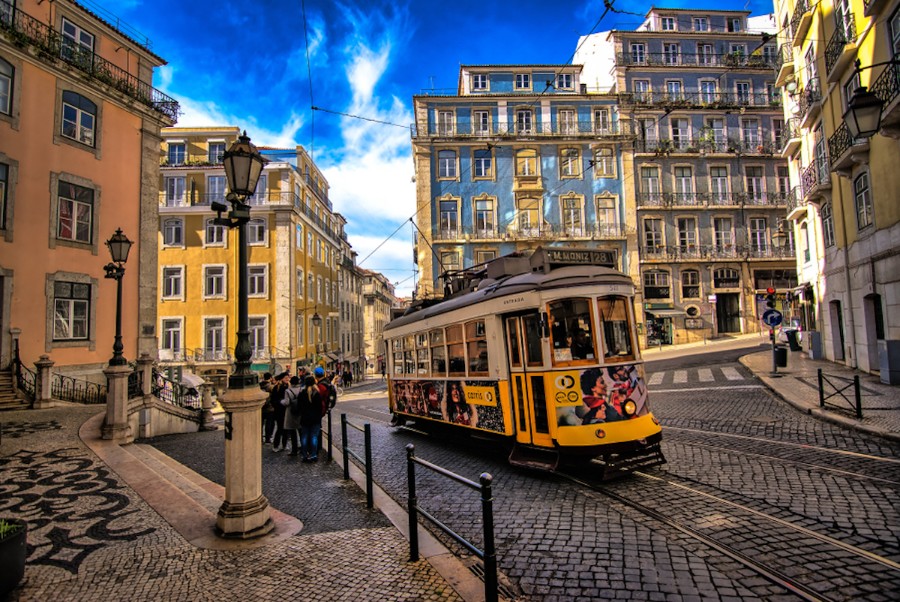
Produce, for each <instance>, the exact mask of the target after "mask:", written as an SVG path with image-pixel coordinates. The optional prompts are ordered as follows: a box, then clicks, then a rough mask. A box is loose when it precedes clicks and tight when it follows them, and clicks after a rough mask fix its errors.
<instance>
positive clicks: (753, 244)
mask: <svg viewBox="0 0 900 602" xmlns="http://www.w3.org/2000/svg"><path fill="white" fill-rule="evenodd" d="M766 232H767V226H766V218H764V217H751V218H750V219H749V220H748V224H747V234H748V236H749V237H750V251H751V252H753V253H755V254H757V255H760V254H763V255H764V254H765V253H766V252H767V251H768V243H767V236H766Z"/></svg>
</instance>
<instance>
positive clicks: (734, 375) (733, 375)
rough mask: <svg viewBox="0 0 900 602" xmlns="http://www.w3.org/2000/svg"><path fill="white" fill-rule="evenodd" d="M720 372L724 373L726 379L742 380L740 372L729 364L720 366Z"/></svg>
mask: <svg viewBox="0 0 900 602" xmlns="http://www.w3.org/2000/svg"><path fill="white" fill-rule="evenodd" d="M722 374H724V375H725V378H727V379H728V380H744V377H743V376H741V373H740V372H738V371H737V369H736V368H732V367H731V366H725V367H724V368H722Z"/></svg>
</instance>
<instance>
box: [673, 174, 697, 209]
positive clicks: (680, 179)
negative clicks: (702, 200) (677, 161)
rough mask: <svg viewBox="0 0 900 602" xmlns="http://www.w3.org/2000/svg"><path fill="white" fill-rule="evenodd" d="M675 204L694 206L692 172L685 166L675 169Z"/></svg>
mask: <svg viewBox="0 0 900 602" xmlns="http://www.w3.org/2000/svg"><path fill="white" fill-rule="evenodd" d="M673 172H674V174H675V199H674V200H675V204H676V205H693V204H694V171H693V169H692V168H690V167H687V166H679V167H675V168H674V170H673Z"/></svg>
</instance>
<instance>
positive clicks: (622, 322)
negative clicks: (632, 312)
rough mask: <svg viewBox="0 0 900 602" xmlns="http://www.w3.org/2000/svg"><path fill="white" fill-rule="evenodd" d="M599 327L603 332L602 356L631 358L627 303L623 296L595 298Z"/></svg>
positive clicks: (619, 358)
mask: <svg viewBox="0 0 900 602" xmlns="http://www.w3.org/2000/svg"><path fill="white" fill-rule="evenodd" d="M597 308H598V309H599V314H600V329H601V332H602V333H603V345H604V347H605V349H604V353H603V355H604V357H606V358H610V359H614V360H616V361H619V360H623V361H624V360H633V359H634V347H633V345H632V342H631V328H630V327H629V321H628V303H627V301H626V299H625V298H624V297H603V298H601V299H598V300H597Z"/></svg>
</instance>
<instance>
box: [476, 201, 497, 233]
mask: <svg viewBox="0 0 900 602" xmlns="http://www.w3.org/2000/svg"><path fill="white" fill-rule="evenodd" d="M475 232H476V235H478V236H480V237H490V236H493V235H494V201H492V200H489V199H479V200H476V201H475Z"/></svg>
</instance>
